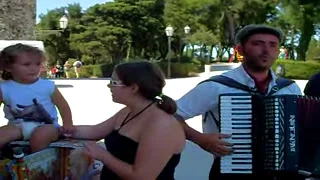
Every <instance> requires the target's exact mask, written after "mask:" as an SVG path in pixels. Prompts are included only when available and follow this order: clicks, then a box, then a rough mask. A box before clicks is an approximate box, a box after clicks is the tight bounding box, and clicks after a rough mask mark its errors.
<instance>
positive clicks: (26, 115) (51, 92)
mask: <svg viewBox="0 0 320 180" xmlns="http://www.w3.org/2000/svg"><path fill="white" fill-rule="evenodd" d="M43 60H44V54H43V52H42V51H41V50H39V49H38V48H36V47H32V46H28V45H23V44H16V45H12V46H8V47H6V48H5V49H3V50H2V51H1V53H0V71H1V77H2V79H3V80H4V81H2V82H1V83H0V103H3V104H4V107H3V111H4V115H5V118H6V119H8V121H9V122H8V124H7V125H5V126H2V127H0V149H1V148H2V147H4V146H5V145H6V144H7V143H10V142H12V141H16V140H25V141H29V142H30V147H31V151H32V152H37V151H40V150H42V149H45V148H46V147H47V146H48V145H49V144H50V143H51V142H53V141H56V140H58V137H59V132H60V128H61V127H60V125H59V123H58V112H57V109H58V110H59V113H60V115H61V117H62V122H63V128H64V131H65V132H68V129H70V128H71V127H72V126H73V123H72V115H71V110H70V107H69V105H68V103H67V101H66V100H65V99H64V97H63V96H62V94H61V93H60V91H59V90H58V88H57V87H56V86H55V84H54V82H53V81H50V80H46V79H42V78H39V74H40V70H41V66H42V63H43V62H42V61H43ZM56 107H57V109H56Z"/></svg>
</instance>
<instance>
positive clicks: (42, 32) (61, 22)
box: [34, 15, 68, 37]
mask: <svg viewBox="0 0 320 180" xmlns="http://www.w3.org/2000/svg"><path fill="white" fill-rule="evenodd" d="M59 26H60V29H58V30H51V29H37V30H35V31H34V33H35V36H36V37H39V36H42V35H50V34H58V32H63V31H64V30H65V29H66V28H67V26H68V18H67V16H66V15H63V16H62V17H61V18H60V20H59Z"/></svg>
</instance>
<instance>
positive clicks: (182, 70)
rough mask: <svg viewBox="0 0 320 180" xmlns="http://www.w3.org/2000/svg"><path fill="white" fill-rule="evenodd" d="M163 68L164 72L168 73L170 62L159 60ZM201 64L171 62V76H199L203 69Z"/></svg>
mask: <svg viewBox="0 0 320 180" xmlns="http://www.w3.org/2000/svg"><path fill="white" fill-rule="evenodd" d="M157 64H158V65H159V67H160V68H161V69H162V71H163V73H164V74H165V75H166V74H167V70H168V63H164V62H159V63H157ZM201 70H202V69H201V65H196V64H194V63H176V62H173V63H171V78H182V77H191V76H197V74H199V73H200V72H202V71H201Z"/></svg>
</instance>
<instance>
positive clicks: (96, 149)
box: [84, 141, 107, 162]
mask: <svg viewBox="0 0 320 180" xmlns="http://www.w3.org/2000/svg"><path fill="white" fill-rule="evenodd" d="M84 147H85V148H84V153H85V154H86V155H88V156H90V157H91V158H93V159H96V160H99V161H102V162H103V156H104V155H105V154H106V153H107V151H106V150H105V149H104V148H103V147H101V146H100V145H99V144H97V143H96V142H95V141H89V142H86V143H85V144H84Z"/></svg>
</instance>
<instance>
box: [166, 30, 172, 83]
mask: <svg viewBox="0 0 320 180" xmlns="http://www.w3.org/2000/svg"><path fill="white" fill-rule="evenodd" d="M165 31H166V35H167V37H168V72H167V73H168V74H167V77H168V78H170V77H171V37H172V35H173V28H172V27H171V26H170V25H169V26H168V27H167V28H166V30H165Z"/></svg>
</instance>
